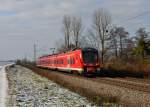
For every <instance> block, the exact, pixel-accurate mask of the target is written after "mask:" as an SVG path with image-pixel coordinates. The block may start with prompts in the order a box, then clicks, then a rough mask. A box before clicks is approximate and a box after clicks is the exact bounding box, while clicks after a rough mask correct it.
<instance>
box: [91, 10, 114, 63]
mask: <svg viewBox="0 0 150 107" xmlns="http://www.w3.org/2000/svg"><path fill="white" fill-rule="evenodd" d="M110 24H111V16H110V14H109V13H108V12H107V11H105V10H104V9H98V10H96V11H95V12H94V16H93V28H94V30H95V34H96V36H97V40H98V41H100V45H99V49H100V50H101V60H102V63H104V55H105V53H106V49H105V47H106V41H107V40H109V39H110V35H109V34H108V28H109V25H110Z"/></svg>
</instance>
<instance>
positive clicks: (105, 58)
mask: <svg viewBox="0 0 150 107" xmlns="http://www.w3.org/2000/svg"><path fill="white" fill-rule="evenodd" d="M62 25H63V27H62V31H63V35H64V39H63V40H59V41H57V42H56V44H57V51H58V52H64V51H69V50H71V49H74V48H82V47H93V48H96V49H98V50H99V53H100V59H101V63H102V65H103V66H105V67H110V68H113V67H115V66H116V67H117V66H120V64H123V66H125V65H136V64H137V63H139V62H142V63H143V65H146V66H148V69H146V70H149V69H150V68H149V66H150V61H149V60H148V59H150V58H149V55H150V36H149V33H150V32H147V31H146V28H139V29H137V31H135V35H130V34H129V32H128V31H126V29H125V28H124V27H122V26H113V25H112V18H111V15H110V13H109V12H108V11H106V10H104V9H97V10H95V11H94V13H93V16H92V25H91V27H90V28H88V30H87V31H86V33H85V29H84V28H85V26H86V25H83V22H82V19H81V18H80V17H77V16H69V15H65V16H64V18H63V21H62ZM145 60H146V61H145ZM147 60H148V61H147ZM143 61H144V62H143ZM136 66H137V65H136ZM127 68H131V67H127ZM127 68H125V69H127ZM114 69H116V68H114Z"/></svg>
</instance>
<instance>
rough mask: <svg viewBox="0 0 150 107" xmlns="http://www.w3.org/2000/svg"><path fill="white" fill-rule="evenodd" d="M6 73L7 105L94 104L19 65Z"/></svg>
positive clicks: (73, 106) (83, 106)
mask: <svg viewBox="0 0 150 107" xmlns="http://www.w3.org/2000/svg"><path fill="white" fill-rule="evenodd" d="M7 74H8V79H9V90H8V92H9V96H8V98H7V99H8V100H7V106H8V107H13V106H21V107H91V106H94V105H93V104H92V103H90V102H89V101H88V100H87V99H86V98H85V97H82V96H80V95H78V94H76V93H73V92H71V91H69V90H68V89H64V88H63V87H61V86H59V85H57V84H56V83H54V82H52V81H50V80H48V79H46V78H43V77H41V76H39V75H37V74H35V73H33V72H32V71H31V70H29V69H26V68H23V67H21V66H16V67H14V68H11V70H9V71H7Z"/></svg>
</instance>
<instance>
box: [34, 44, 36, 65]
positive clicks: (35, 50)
mask: <svg viewBox="0 0 150 107" xmlns="http://www.w3.org/2000/svg"><path fill="white" fill-rule="evenodd" d="M33 48H34V58H33V59H34V63H35V62H36V44H34V47H33Z"/></svg>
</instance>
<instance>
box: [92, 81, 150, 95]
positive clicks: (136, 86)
mask: <svg viewBox="0 0 150 107" xmlns="http://www.w3.org/2000/svg"><path fill="white" fill-rule="evenodd" d="M92 80H93V81H96V82H101V83H106V84H111V85H115V86H119V87H124V88H128V89H132V90H138V91H142V92H147V93H150V83H148V82H143V81H140V80H139V79H135V78H134V80H132V79H130V80H128V79H125V78H93V79H92ZM143 80H144V79H143Z"/></svg>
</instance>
